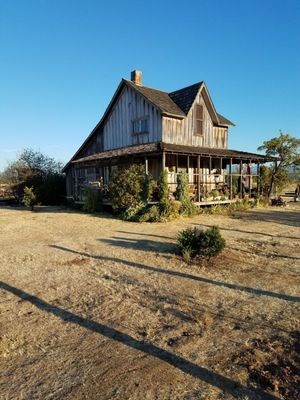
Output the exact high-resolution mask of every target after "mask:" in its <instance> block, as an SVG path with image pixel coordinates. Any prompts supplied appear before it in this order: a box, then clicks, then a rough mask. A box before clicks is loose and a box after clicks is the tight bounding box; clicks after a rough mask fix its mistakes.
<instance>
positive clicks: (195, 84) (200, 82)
mask: <svg viewBox="0 0 300 400" xmlns="http://www.w3.org/2000/svg"><path fill="white" fill-rule="evenodd" d="M202 83H204V81H199V82H196V83H193V84H192V85H189V86H185V87H183V88H181V89H177V90H173V92H169V93H168V94H169V95H170V94H173V93H176V92H180V91H181V90H187V89H190V88H192V87H193V86H199V87H200V86H201V85H202Z"/></svg>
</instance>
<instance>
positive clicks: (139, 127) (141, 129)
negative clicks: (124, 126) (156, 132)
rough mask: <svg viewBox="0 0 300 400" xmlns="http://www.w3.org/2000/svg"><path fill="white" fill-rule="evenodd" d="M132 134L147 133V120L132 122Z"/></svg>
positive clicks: (139, 119) (141, 119)
mask: <svg viewBox="0 0 300 400" xmlns="http://www.w3.org/2000/svg"><path fill="white" fill-rule="evenodd" d="M132 133H133V134H139V133H148V118H147V117H145V118H138V119H135V120H134V121H132Z"/></svg>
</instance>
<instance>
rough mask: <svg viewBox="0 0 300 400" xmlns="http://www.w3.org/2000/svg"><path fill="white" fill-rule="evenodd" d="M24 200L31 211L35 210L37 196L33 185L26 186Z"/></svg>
mask: <svg viewBox="0 0 300 400" xmlns="http://www.w3.org/2000/svg"><path fill="white" fill-rule="evenodd" d="M22 202H23V204H25V206H26V207H30V209H31V211H33V209H34V206H35V205H36V204H37V197H36V195H35V194H34V192H33V187H27V186H25V188H24V197H23V200H22Z"/></svg>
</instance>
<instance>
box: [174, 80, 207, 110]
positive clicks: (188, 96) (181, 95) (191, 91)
mask: <svg viewBox="0 0 300 400" xmlns="http://www.w3.org/2000/svg"><path fill="white" fill-rule="evenodd" d="M202 83H203V82H198V83H195V84H194V85H191V86H188V87H185V88H183V89H179V90H176V91H175V92H171V93H169V96H170V97H171V99H172V100H173V101H174V103H176V104H177V105H178V106H179V107H180V108H181V110H182V111H183V112H184V113H185V114H187V113H188V112H189V111H190V108H191V107H192V105H193V103H194V101H195V98H196V96H197V94H198V92H199V89H200V87H201V85H202Z"/></svg>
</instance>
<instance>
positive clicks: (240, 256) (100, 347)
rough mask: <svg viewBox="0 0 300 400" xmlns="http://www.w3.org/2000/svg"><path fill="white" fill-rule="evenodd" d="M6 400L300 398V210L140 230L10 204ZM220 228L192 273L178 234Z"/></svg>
mask: <svg viewBox="0 0 300 400" xmlns="http://www.w3.org/2000/svg"><path fill="white" fill-rule="evenodd" d="M0 224H1V225H0V276H1V281H2V284H1V291H0V313H1V317H0V324H1V333H0V335H1V337H0V360H1V363H0V376H1V384H0V393H1V398H3V399H28V400H32V399H43V400H48V399H49V400H50V399H118V400H119V399H122V400H126V399H130V400H140V399H141V400H153V399H157V400H168V399H170V400H176V399H178V400H179V399H180V400H181V399H183V400H193V399H205V400H216V399H241V400H249V399H288V400H294V399H299V398H300V393H299V386H300V381H299V331H300V324H299V315H300V314H299V305H300V303H299V302H300V292H299V287H300V285H299V284H300V274H299V270H300V250H299V249H300V247H299V243H300V207H299V205H297V204H293V203H290V204H289V205H288V207H286V208H268V209H258V210H254V211H253V210H252V211H249V212H246V213H239V214H236V215H234V216H233V217H224V216H214V215H212V216H210V215H200V216H197V217H195V218H192V219H181V220H177V221H173V222H170V223H155V224H147V223H144V224H136V223H129V222H123V221H120V220H118V219H116V218H113V217H110V216H109V215H97V216H92V215H87V214H83V213H80V212H74V211H68V210H62V209H57V208H56V209H55V208H41V209H39V210H38V211H37V212H33V213H32V212H30V211H26V210H21V209H20V210H18V209H12V208H1V209H0ZM199 224H200V225H203V226H211V225H215V224H217V225H219V226H220V228H221V233H222V234H223V236H224V237H225V239H226V243H227V247H226V249H225V251H224V252H223V253H222V254H221V255H220V256H218V257H217V259H216V260H214V261H213V262H210V263H209V264H203V265H187V264H185V263H184V262H183V261H182V260H181V258H180V256H179V255H178V254H177V247H176V244H175V242H176V234H177V232H178V231H179V230H181V229H183V228H184V227H187V226H195V225H199Z"/></svg>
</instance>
